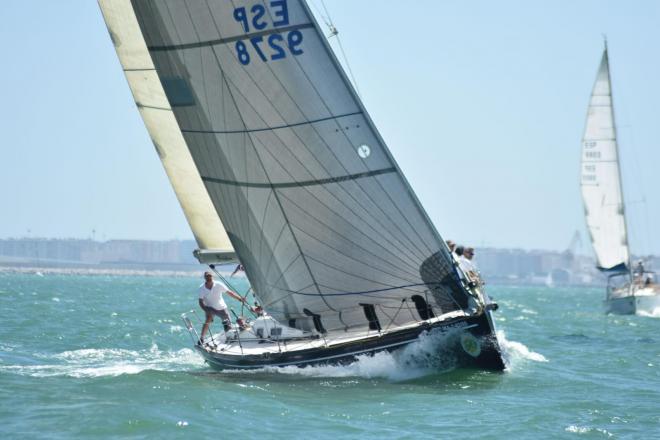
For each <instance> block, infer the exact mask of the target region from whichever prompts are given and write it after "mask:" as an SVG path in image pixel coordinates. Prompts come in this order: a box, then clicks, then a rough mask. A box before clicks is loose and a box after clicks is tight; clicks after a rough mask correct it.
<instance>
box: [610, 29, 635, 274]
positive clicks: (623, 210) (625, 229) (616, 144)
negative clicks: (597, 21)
mask: <svg viewBox="0 0 660 440" xmlns="http://www.w3.org/2000/svg"><path fill="white" fill-rule="evenodd" d="M604 44H605V61H607V82H608V83H609V84H608V85H609V86H610V111H611V112H612V132H613V133H614V150H615V151H616V162H617V167H616V168H617V172H618V173H619V192H620V193H621V214H622V216H623V232H624V234H625V238H626V250H627V251H628V261H627V263H628V273H630V280H631V282H632V264H630V245H629V243H628V224H627V221H626V204H625V197H624V195H623V179H622V176H621V155H620V154H619V141H618V139H619V138H618V136H617V133H616V116H615V114H614V91H613V90H612V77H611V75H610V54H609V52H608V51H607V38H605V40H604Z"/></svg>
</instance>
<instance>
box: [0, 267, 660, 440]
mask: <svg viewBox="0 0 660 440" xmlns="http://www.w3.org/2000/svg"><path fill="white" fill-rule="evenodd" d="M201 282H202V280H201V278H189V277H174V276H170V277H167V276H161V277H150V276H107V275H104V276H100V275H96V276H80V275H53V274H48V273H46V274H10V273H4V274H2V273H0V323H1V324H0V433H1V435H2V438H49V439H58V438H194V439H200V438H219V439H225V438H248V439H250V438H268V439H280V438H281V439H306V438H314V439H315V440H316V439H337V438H374V439H376V438H378V439H381V438H402V439H406V438H420V437H423V438H452V437H461V438H489V439H490V438H494V439H497V438H505V439H520V438H642V437H645V438H660V319H657V317H652V316H614V315H605V314H604V313H603V311H604V308H603V304H602V299H603V294H604V292H603V289H601V288H541V287H500V286H491V287H490V288H489V293H490V295H491V296H493V297H494V298H495V300H496V301H497V302H498V303H499V305H500V309H499V310H498V311H497V312H496V323H497V326H498V335H499V339H500V342H501V345H502V348H503V350H504V352H505V356H506V360H507V364H508V367H507V370H506V371H505V372H503V373H494V372H485V371H479V370H475V369H456V368H454V367H453V366H452V364H451V362H450V361H447V359H450V357H447V356H444V355H442V353H443V341H442V337H443V336H442V335H425V336H424V337H423V338H422V339H421V340H420V341H419V342H418V343H417V344H415V345H414V346H411V347H409V348H407V349H406V350H405V351H403V352H399V353H395V354H393V355H392V354H385V353H383V354H378V355H376V356H373V357H363V358H361V359H360V361H359V362H357V363H355V364H352V365H349V366H344V367H314V368H304V369H299V368H294V367H291V368H284V369H264V370H258V371H251V372H216V371H214V370H212V369H211V368H209V367H208V366H207V365H205V364H204V362H203V361H202V359H201V358H200V357H199V356H198V355H197V354H196V353H195V352H194V351H193V350H192V349H191V344H192V342H191V339H190V336H189V335H188V332H187V331H186V330H185V327H184V325H183V323H182V321H181V320H180V314H181V313H182V312H186V311H189V310H194V309H195V308H196V303H197V298H196V288H197V286H198V285H199V284H200V283H201ZM235 282H236V285H237V288H239V289H244V288H245V284H244V282H243V281H242V280H240V279H237V280H236V281H235ZM228 302H229V303H230V304H231V305H232V307H234V308H235V310H237V311H239V309H240V306H239V305H237V303H236V302H233V300H230V301H228Z"/></svg>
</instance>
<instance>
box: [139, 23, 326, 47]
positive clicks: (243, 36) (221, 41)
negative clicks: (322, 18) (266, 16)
mask: <svg viewBox="0 0 660 440" xmlns="http://www.w3.org/2000/svg"><path fill="white" fill-rule="evenodd" d="M313 27H314V25H313V24H312V23H304V24H296V25H292V26H286V27H278V28H274V29H267V30H265V31H261V32H253V33H251V34H241V35H236V36H234V37H227V38H218V39H216V40H208V41H198V42H196V43H185V44H170V45H167V46H148V49H149V51H150V52H163V51H170V50H183V49H194V48H199V47H209V46H218V45H220V44H225V43H233V42H234V41H238V40H245V39H250V38H255V37H263V36H265V35H270V34H276V33H282V32H289V31H295V30H298V29H308V28H313Z"/></svg>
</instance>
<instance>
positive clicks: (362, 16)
mask: <svg viewBox="0 0 660 440" xmlns="http://www.w3.org/2000/svg"><path fill="white" fill-rule="evenodd" d="M325 3H326V6H327V7H328V10H329V12H330V14H331V17H332V19H333V21H334V24H335V25H336V26H337V28H338V29H339V32H340V37H341V42H342V44H343V46H344V49H345V51H346V53H347V55H348V58H349V61H350V65H351V68H352V70H353V73H354V74H355V78H356V80H357V85H358V88H359V91H360V93H361V96H362V98H363V100H364V102H365V104H366V107H367V109H368V110H369V112H370V114H371V116H372V118H373V119H374V121H375V123H376V125H377V127H378V128H379V130H380V132H381V134H382V135H383V137H384V138H385V141H386V142H387V144H388V146H389V147H390V149H391V150H392V153H393V155H394V157H395V158H396V159H397V160H398V162H399V164H400V166H401V167H402V169H403V171H404V172H405V174H406V176H407V177H408V179H409V181H410V183H411V184H412V186H413V188H414V190H415V191H416V193H417V195H418V196H419V198H420V199H421V201H422V204H423V205H424V207H425V208H426V210H427V211H428V213H429V215H430V217H431V219H432V220H433V221H434V222H435V224H436V226H437V228H438V230H439V231H440V233H441V234H442V235H443V236H444V237H445V238H453V239H455V240H457V241H460V242H462V243H471V244H475V245H477V246H486V245H488V246H501V247H523V248H528V249H529V248H545V249H557V250H562V249H565V248H566V246H567V245H568V243H569V241H570V239H571V237H572V235H573V233H574V232H575V231H576V230H579V231H580V232H581V234H582V238H583V250H584V251H588V250H589V246H588V243H587V242H588V239H587V236H586V234H585V227H584V219H583V217H582V204H581V199H580V192H579V186H578V185H579V159H580V141H581V137H582V130H583V127H584V120H585V114H586V108H587V103H588V99H589V94H590V91H591V87H592V84H593V81H594V78H595V75H596V70H597V68H598V63H599V61H600V57H601V53H602V47H603V41H602V34H603V33H606V34H607V36H608V41H609V47H610V59H611V64H612V77H613V82H614V84H613V87H614V94H615V96H614V98H615V105H616V116H617V120H618V124H619V126H618V128H619V135H620V148H621V154H622V158H623V168H624V169H623V177H624V185H625V192H626V197H627V202H628V206H629V213H630V215H629V224H630V227H631V242H632V246H633V252H635V253H650V252H654V253H656V254H660V231H654V230H653V225H655V224H657V223H658V220H659V219H660V192H658V191H657V190H658V189H659V188H660V173H658V172H657V170H658V167H659V165H660V149H659V148H658V144H659V142H658V139H659V138H660V124H659V123H658V114H659V111H658V103H660V85H659V84H660V82H659V81H658V79H657V78H658V72H660V61H659V55H660V1H656V0H648V1H640V0H621V1H605V0H580V1H576V0H554V1H529V0H520V1H503V0H499V1H492V0H483V1H472V0H452V1H444V0H426V1H408V2H402V1H394V0H360V1H355V0H351V1H348V0H326V2H325ZM312 4H313V5H316V6H318V7H320V6H321V4H320V1H319V0H314V1H313V2H312ZM0 19H1V21H2V26H0V40H1V41H3V42H4V44H3V48H2V53H3V63H2V68H1V69H0V84H2V86H3V93H2V95H3V98H4V99H3V101H4V105H2V106H1V107H0V121H2V122H1V124H2V130H1V136H2V142H1V144H0V145H1V147H0V148H1V155H0V203H1V204H0V206H2V215H1V216H0V238H6V237H22V236H28V235H29V236H46V237H78V238H85V237H91V236H92V230H95V231H96V234H95V237H96V238H97V239H111V238H147V239H170V238H179V239H188V238H191V237H192V234H191V233H190V231H189V229H188V226H187V223H186V221H185V218H184V216H183V214H182V212H181V209H180V208H179V206H178V202H177V201H176V198H175V197H174V193H173V190H172V189H171V187H170V186H169V183H168V181H167V178H166V176H165V173H164V171H163V169H162V166H161V165H160V162H159V160H158V157H157V155H156V153H155V151H154V148H153V146H152V144H151V142H150V140H149V136H148V135H147V131H146V129H145V128H144V125H143V124H142V121H141V119H140V116H139V114H138V112H137V110H136V108H135V105H134V103H133V100H132V97H131V94H130V92H129V89H128V85H127V83H126V80H125V78H124V75H123V73H122V71H121V68H120V65H119V61H118V60H117V57H116V54H115V51H114V49H113V47H112V44H111V42H110V38H109V37H108V33H107V30H106V27H105V24H104V22H103V19H102V16H101V13H100V11H99V8H98V6H97V4H96V2H94V1H91V0H77V1H73V0H70V1H47V0H42V1H27V0H24V1H3V2H0ZM335 44H336V43H333V46H334V47H335V49H337V47H336V45H335Z"/></svg>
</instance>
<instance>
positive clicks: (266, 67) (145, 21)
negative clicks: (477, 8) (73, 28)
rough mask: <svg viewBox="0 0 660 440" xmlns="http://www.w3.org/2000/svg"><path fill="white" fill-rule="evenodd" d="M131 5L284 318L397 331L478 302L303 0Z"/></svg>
mask: <svg viewBox="0 0 660 440" xmlns="http://www.w3.org/2000/svg"><path fill="white" fill-rule="evenodd" d="M106 3H114V2H105V1H104V2H102V5H104V9H105V8H106V6H105V5H106ZM120 3H121V2H120ZM132 5H133V8H134V12H135V16H136V17H137V21H138V23H139V26H140V28H141V31H142V35H143V37H144V40H145V41H146V44H147V46H148V49H149V53H150V56H151V60H152V62H153V65H154V66H155V68H156V72H157V73H158V76H159V78H160V83H161V84H162V86H163V88H164V91H165V92H166V95H167V100H168V103H169V106H170V108H171V109H172V111H173V113H174V116H175V118H176V122H177V124H178V127H179V129H180V132H181V133H182V134H183V138H184V139H185V143H186V145H187V147H188V149H189V151H190V154H191V156H192V159H193V160H194V163H195V165H196V168H197V170H199V174H200V176H201V179H202V181H203V182H204V185H205V187H206V189H207V191H208V194H209V196H210V199H211V201H212V204H213V207H214V209H215V210H216V211H217V213H218V215H219V216H220V217H221V218H222V223H223V224H224V227H225V228H226V230H227V233H228V236H229V238H230V240H231V242H232V244H233V247H234V249H235V250H236V252H237V254H238V256H239V257H240V260H241V262H242V263H243V265H244V267H245V271H246V274H247V276H248V278H249V281H250V283H251V285H252V287H253V289H254V291H255V293H256V296H257V297H258V298H259V299H260V300H261V302H262V303H263V305H264V306H265V307H266V309H267V310H268V311H269V312H270V313H271V314H272V315H274V316H275V318H276V319H278V320H279V321H281V322H284V323H288V324H289V325H291V326H295V327H298V328H301V329H314V328H315V329H316V330H317V331H320V332H333V331H343V330H348V329H360V328H365V329H371V330H385V329H387V328H390V327H392V328H394V327H396V326H400V325H405V324H409V323H412V322H415V321H419V319H420V318H428V317H431V316H434V315H435V316H438V315H440V314H442V313H446V312H450V311H453V310H458V309H464V308H467V306H468V294H467V293H466V291H465V290H464V288H463V287H462V285H461V283H460V281H459V278H458V275H457V273H456V270H455V268H454V266H453V262H452V259H451V256H450V254H449V253H448V251H447V248H446V246H445V245H444V243H443V241H442V239H441V237H440V236H439V235H438V233H437V232H436V231H435V229H434V227H433V225H432V224H431V222H430V221H429V219H428V218H427V216H426V214H425V212H424V210H423V208H422V207H421V205H420V204H419V202H418V201H417V200H416V198H415V196H414V194H413V192H412V190H411V189H410V187H409V185H408V184H407V182H406V181H405V179H404V177H403V176H402V174H401V172H400V170H399V168H398V166H397V165H396V163H395V162H394V160H393V159H392V157H391V155H390V153H389V151H388V150H387V148H386V146H385V144H384V143H383V141H382V139H381V138H380V136H379V134H378V133H377V131H376V129H375V128H374V126H373V124H372V122H371V120H370V118H369V116H368V115H367V113H366V112H365V110H364V108H363V106H362V104H361V102H360V100H359V99H358V97H357V95H356V93H355V92H354V90H353V88H352V87H351V85H350V83H349V81H348V80H347V78H346V76H345V74H344V72H343V71H342V69H341V67H340V66H339V63H338V62H337V60H336V59H335V57H334V55H333V53H332V51H331V49H330V48H329V46H328V44H327V42H326V40H325V38H324V36H323V34H322V32H321V31H320V29H319V27H318V25H317V23H316V22H315V21H314V18H313V16H312V14H311V12H310V10H309V9H308V7H307V5H306V4H304V3H302V2H301V1H298V0H288V1H286V0H267V1H233V2H230V1H207V0H190V1H186V2H183V1H179V0H162V1H156V0H154V1H133V2H132ZM438 184H439V185H440V184H442V183H441V181H438ZM426 306H429V307H430V309H429V308H427V307H426Z"/></svg>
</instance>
